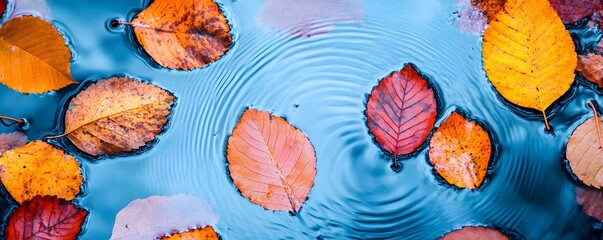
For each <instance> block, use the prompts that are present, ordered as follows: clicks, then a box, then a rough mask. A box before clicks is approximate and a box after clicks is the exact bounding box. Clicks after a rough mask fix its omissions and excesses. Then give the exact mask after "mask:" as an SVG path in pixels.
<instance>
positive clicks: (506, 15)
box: [483, 0, 577, 129]
mask: <svg viewBox="0 0 603 240" xmlns="http://www.w3.org/2000/svg"><path fill="white" fill-rule="evenodd" d="M483 58H484V68H485V69H486V73H487V75H488V78H489V79H490V81H491V82H492V84H493V85H494V87H495V88H496V90H498V92H499V93H500V94H501V95H502V96H503V97H504V98H506V99H507V100H509V101H510V102H512V103H514V104H517V105H519V106H522V107H527V108H532V109H536V110H539V111H541V112H542V114H543V115H544V121H545V124H546V127H547V129H550V127H549V125H548V121H547V119H546V114H545V110H546V109H547V108H548V107H549V106H550V105H551V104H552V103H553V102H554V101H555V100H557V99H558V98H559V97H561V96H562V95H563V94H564V93H565V92H566V91H567V90H568V89H569V87H570V85H571V84H572V82H573V81H574V77H575V76H574V70H575V69H576V64H577V56H576V51H575V49H574V43H573V41H572V38H571V37H570V35H569V32H568V31H567V30H565V26H564V25H563V23H562V22H561V20H560V19H559V17H558V16H557V13H555V10H554V9H553V8H552V7H551V6H550V4H549V2H548V1H547V0H529V1H526V0H509V1H508V2H507V3H506V4H505V7H504V11H501V12H499V13H498V14H497V15H496V16H495V19H494V20H493V21H491V22H490V24H489V25H488V29H487V30H486V32H485V33H484V40H483Z"/></svg>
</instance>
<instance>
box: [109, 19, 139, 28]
mask: <svg viewBox="0 0 603 240" xmlns="http://www.w3.org/2000/svg"><path fill="white" fill-rule="evenodd" d="M118 25H128V26H130V27H146V26H145V25H142V24H138V23H132V22H122V21H119V20H113V21H111V26H112V27H117V26H118Z"/></svg>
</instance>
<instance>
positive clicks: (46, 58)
mask: <svg viewBox="0 0 603 240" xmlns="http://www.w3.org/2000/svg"><path fill="white" fill-rule="evenodd" d="M70 61H71V52H70V51H69V48H68V47H67V45H66V43H65V40H64V39H63V37H62V36H61V34H60V33H59V32H58V31H57V30H56V29H55V28H54V27H53V26H52V25H51V24H50V23H48V22H46V21H44V20H42V19H40V18H37V17H32V16H24V17H19V18H16V19H13V20H10V21H8V22H7V23H5V24H4V25H3V26H2V28H0V82H1V83H3V84H4V85H6V86H8V87H9V88H11V89H14V90H17V91H19V92H22V93H45V92H49V91H53V90H58V89H61V88H63V87H65V86H67V85H69V84H74V83H76V82H74V81H73V80H72V79H71V73H70V70H69V64H70Z"/></svg>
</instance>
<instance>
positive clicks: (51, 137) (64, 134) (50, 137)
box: [43, 133, 69, 142]
mask: <svg viewBox="0 0 603 240" xmlns="http://www.w3.org/2000/svg"><path fill="white" fill-rule="evenodd" d="M67 134H69V133H63V134H61V135H56V136H45V137H44V139H43V140H44V142H47V141H48V139H55V138H62V137H64V136H67Z"/></svg>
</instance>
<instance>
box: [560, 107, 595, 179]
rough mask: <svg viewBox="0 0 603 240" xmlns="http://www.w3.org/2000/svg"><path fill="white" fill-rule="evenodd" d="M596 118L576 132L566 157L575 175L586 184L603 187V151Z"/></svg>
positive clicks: (589, 120) (588, 121)
mask: <svg viewBox="0 0 603 240" xmlns="http://www.w3.org/2000/svg"><path fill="white" fill-rule="evenodd" d="M596 120H599V124H601V119H598V118H595V117H594V116H593V117H591V118H589V119H588V120H586V121H585V122H584V123H582V124H581V125H580V126H578V127H577V128H576V130H574V132H573V133H572V136H571V137H570V139H569V141H568V142H567V150H566V153H565V155H566V157H567V160H568V162H569V165H570V168H571V170H572V172H573V173H574V175H576V177H578V179H580V181H582V182H583V183H584V184H586V185H588V186H592V187H595V188H598V189H601V188H602V187H603V149H602V148H601V142H600V141H599V134H600V129H599V127H597V122H596Z"/></svg>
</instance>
